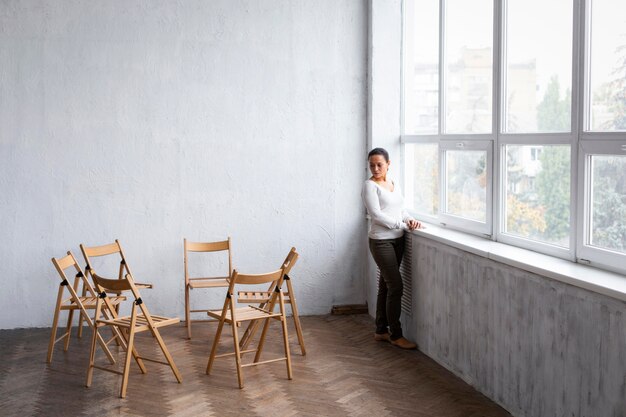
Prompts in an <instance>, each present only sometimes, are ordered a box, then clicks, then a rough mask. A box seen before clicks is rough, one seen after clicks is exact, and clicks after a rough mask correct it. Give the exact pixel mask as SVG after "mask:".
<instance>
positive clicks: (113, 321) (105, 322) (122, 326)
mask: <svg viewBox="0 0 626 417" xmlns="http://www.w3.org/2000/svg"><path fill="white" fill-rule="evenodd" d="M91 277H92V278H93V280H94V283H95V284H96V289H97V290H98V299H97V302H96V316H95V317H96V318H95V320H94V332H93V338H92V339H91V352H90V354H89V368H88V370H87V382H86V384H85V385H86V386H87V387H89V386H91V381H92V376H93V370H94V368H96V369H100V370H103V371H108V372H112V373H116V374H119V375H122V386H121V388H120V398H124V397H126V388H127V386H128V374H129V371H130V359H131V357H132V356H134V357H135V360H136V361H137V364H138V365H139V369H140V370H141V372H142V373H144V374H145V373H146V369H145V367H144V365H143V361H144V360H147V361H151V362H156V363H160V364H162V365H167V366H169V367H170V368H171V370H172V372H173V373H174V376H175V377H176V380H177V381H178V382H179V383H180V382H182V377H181V375H180V373H179V372H178V368H177V367H176V364H174V360H173V359H172V356H171V355H170V353H169V351H168V350H167V347H166V346H165V343H164V342H163V338H162V337H161V334H160V333H159V330H158V329H159V328H161V327H164V326H169V325H172V324H176V323H178V322H180V320H179V319H178V318H168V317H162V316H152V315H150V312H149V311H148V308H147V307H146V304H145V303H144V302H143V300H142V299H141V296H140V294H139V290H138V289H137V286H136V284H135V283H134V281H133V279H132V276H131V275H130V274H126V276H125V277H123V278H122V279H107V278H102V277H100V276H98V274H96V273H95V272H94V271H93V270H92V271H91ZM123 291H130V292H131V293H132V296H133V298H134V301H133V305H132V308H131V314H130V316H125V317H119V316H117V317H115V318H110V319H107V318H100V313H101V311H102V307H103V304H104V302H105V301H106V300H107V299H108V298H109V297H108V296H107V292H115V293H117V292H123ZM138 308H139V309H140V310H141V313H138V312H137V309H138ZM104 326H111V327H113V328H116V329H118V330H119V331H120V332H121V333H123V334H125V335H127V337H128V338H127V339H125V340H126V341H127V344H123V345H122V346H123V348H124V349H125V350H126V359H125V361H124V370H123V371H122V372H120V371H117V370H115V369H110V368H106V367H102V366H98V365H96V364H95V357H96V339H97V337H98V333H99V332H98V329H100V328H101V327H104ZM145 331H150V332H151V333H152V336H153V337H154V339H156V341H157V343H158V345H159V347H160V348H161V351H162V352H163V355H164V356H165V359H166V361H161V360H157V359H152V358H146V357H142V356H139V354H138V353H137V350H136V348H135V335H136V334H137V333H140V332H145Z"/></svg>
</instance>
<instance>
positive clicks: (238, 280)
mask: <svg viewBox="0 0 626 417" xmlns="http://www.w3.org/2000/svg"><path fill="white" fill-rule="evenodd" d="M283 274H284V269H283V268H281V269H279V270H277V271H274V272H268V273H267V274H240V273H238V272H237V271H236V270H235V271H233V277H232V279H231V287H232V286H233V285H236V284H243V285H257V284H267V283H270V282H279V281H280V280H281V279H282V277H283Z"/></svg>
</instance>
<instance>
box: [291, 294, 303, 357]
mask: <svg viewBox="0 0 626 417" xmlns="http://www.w3.org/2000/svg"><path fill="white" fill-rule="evenodd" d="M291 311H292V315H293V324H294V327H295V328H296V335H297V336H298V344H299V345H300V352H302V356H305V355H306V348H305V347H304V336H303V335H302V325H301V324H300V316H299V315H298V308H297V307H296V305H295V303H292V304H291Z"/></svg>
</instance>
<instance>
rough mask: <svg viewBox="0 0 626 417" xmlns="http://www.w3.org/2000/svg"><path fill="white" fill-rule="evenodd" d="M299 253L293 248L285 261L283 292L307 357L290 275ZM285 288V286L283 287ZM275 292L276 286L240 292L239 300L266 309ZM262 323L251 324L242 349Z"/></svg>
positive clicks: (244, 337) (303, 351) (245, 334)
mask: <svg viewBox="0 0 626 417" xmlns="http://www.w3.org/2000/svg"><path fill="white" fill-rule="evenodd" d="M298 257H299V255H298V252H296V248H291V250H290V251H289V253H288V254H287V257H286V258H285V260H284V261H283V268H284V270H285V277H284V282H285V284H286V285H287V291H283V297H284V299H285V304H290V305H291V315H292V317H293V323H294V326H295V328H296V335H297V336H298V344H299V345H300V351H301V353H302V356H304V355H306V348H305V346H304V336H303V335H302V325H301V324H300V316H299V314H298V305H297V304H296V293H295V292H294V291H293V286H292V284H291V277H290V276H289V273H290V272H291V268H293V266H294V264H295V263H296V261H297V260H298ZM283 288H284V286H283ZM274 290H275V285H274V284H272V285H271V286H270V287H269V288H268V289H267V291H251V292H245V293H244V292H239V300H240V301H241V302H245V303H259V307H261V308H265V307H266V306H267V305H268V303H269V301H270V299H271V297H272V294H273V292H274ZM259 325H260V322H259V321H253V322H250V324H249V325H248V328H247V329H246V331H245V333H244V334H243V336H242V337H241V348H242V349H246V348H247V347H248V345H249V344H250V341H251V340H252V338H254V335H255V334H256V332H257V330H258V328H259Z"/></svg>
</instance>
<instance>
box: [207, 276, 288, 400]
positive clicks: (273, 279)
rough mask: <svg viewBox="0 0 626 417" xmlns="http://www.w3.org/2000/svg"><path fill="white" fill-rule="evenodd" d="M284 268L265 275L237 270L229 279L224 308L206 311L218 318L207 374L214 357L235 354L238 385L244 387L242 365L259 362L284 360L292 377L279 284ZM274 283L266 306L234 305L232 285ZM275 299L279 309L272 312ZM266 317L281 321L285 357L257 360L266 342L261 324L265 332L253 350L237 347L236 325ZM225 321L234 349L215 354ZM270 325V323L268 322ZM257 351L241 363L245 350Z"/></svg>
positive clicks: (267, 319)
mask: <svg viewBox="0 0 626 417" xmlns="http://www.w3.org/2000/svg"><path fill="white" fill-rule="evenodd" d="M283 276H284V270H283V269H282V268H281V269H279V270H278V271H274V272H270V273H267V274H259V275H244V274H239V273H238V272H237V271H236V270H235V271H233V274H232V276H231V279H230V285H229V286H228V292H227V293H226V299H225V300H224V307H223V308H222V310H221V311H209V312H208V315H209V316H211V317H214V318H216V319H218V320H219V324H218V325H217V331H216V332H215V338H214V339H213V347H212V348H211V355H210V356H209V362H208V364H207V368H206V373H207V375H209V374H210V373H211V368H212V367H213V362H214V360H215V358H219V357H223V356H231V355H234V356H235V364H236V366H237V380H238V382H239V388H243V372H242V368H245V367H248V366H254V365H261V364H265V363H270V362H277V361H286V363H287V378H288V379H291V378H292V373H291V356H290V354H289V338H288V334H287V316H286V315H285V300H284V297H283V293H282V291H280V286H281V283H282V281H283ZM268 283H270V284H274V285H275V288H277V291H275V292H274V295H273V297H272V298H271V300H270V301H269V303H268V308H260V307H257V306H252V305H250V306H247V307H240V308H237V307H236V302H237V301H236V299H235V295H234V294H235V292H234V289H235V285H258V284H268ZM276 301H278V305H279V307H280V312H278V313H276V312H274V304H275V303H276ZM269 319H273V320H280V322H281V325H282V333H283V346H284V350H285V356H283V357H280V358H275V359H269V360H265V361H259V357H260V355H261V351H262V350H263V343H264V341H265V336H266V331H265V330H267V326H266V327H264V332H263V333H262V335H261V340H260V341H259V344H258V346H257V348H256V349H248V350H241V349H240V348H239V335H238V330H237V326H238V325H239V324H240V323H242V322H246V321H255V320H265V321H267V322H269ZM224 323H229V324H230V325H231V329H232V333H233V345H234V347H235V351H234V352H229V353H224V354H220V355H217V347H218V345H219V341H220V337H221V335H222V329H223V328H224ZM268 324H269V323H268ZM250 352H256V356H255V358H254V362H250V363H246V364H243V363H242V359H241V355H242V354H244V353H250Z"/></svg>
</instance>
